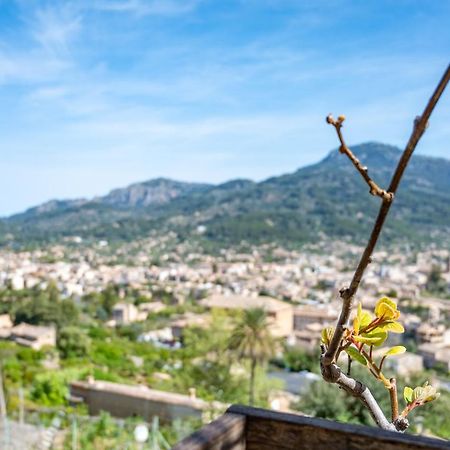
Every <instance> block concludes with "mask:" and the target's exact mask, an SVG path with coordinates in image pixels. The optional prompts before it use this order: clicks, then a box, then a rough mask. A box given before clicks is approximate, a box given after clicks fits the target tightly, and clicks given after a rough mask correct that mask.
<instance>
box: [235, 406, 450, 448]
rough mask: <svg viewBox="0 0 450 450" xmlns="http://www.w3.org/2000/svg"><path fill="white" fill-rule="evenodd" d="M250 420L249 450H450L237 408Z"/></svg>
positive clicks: (440, 444)
mask: <svg viewBox="0 0 450 450" xmlns="http://www.w3.org/2000/svg"><path fill="white" fill-rule="evenodd" d="M227 414H240V415H244V416H246V417H247V420H246V450H274V449H280V450H294V449H295V450H317V449H321V448H332V449H333V450H347V449H351V450H356V449H364V450H380V449H383V450H444V449H446V450H449V449H450V442H448V441H443V440H439V439H431V438H427V437H423V436H412V435H408V434H401V433H397V432H392V431H385V430H381V429H379V428H375V427H366V426H361V425H352V424H347V423H339V422H334V421H330V420H324V419H317V418H312V417H306V416H300V415H296V414H286V413H279V412H275V411H268V410H265V409H260V408H251V407H247V406H240V405H233V406H231V407H230V408H229V409H228V410H227Z"/></svg>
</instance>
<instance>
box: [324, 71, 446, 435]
mask: <svg viewBox="0 0 450 450" xmlns="http://www.w3.org/2000/svg"><path fill="white" fill-rule="evenodd" d="M449 80H450V65H449V66H448V67H447V69H446V71H445V73H444V75H443V77H442V78H441V80H440V81H439V84H438V85H437V87H436V89H435V91H434V93H433V95H432V96H431V98H430V100H429V101H428V103H427V106H426V107H425V109H424V111H423V113H422V115H421V116H419V117H417V118H416V120H415V121H414V128H413V131H412V133H411V136H410V138H409V141H408V143H407V145H406V147H405V150H404V151H403V154H402V156H401V158H400V161H399V162H398V165H397V168H396V169H395V172H394V175H393V177H392V180H391V183H390V185H389V188H388V193H390V194H392V197H391V198H390V199H389V200H388V199H387V198H386V197H383V196H381V198H382V203H381V207H380V210H379V212H378V216H377V218H376V220H375V224H374V226H373V229H372V232H371V235H370V237H369V241H368V242H367V246H366V248H365V249H364V252H363V254H362V256H361V258H360V260H359V263H358V266H357V268H356V270H355V273H354V275H353V278H352V281H351V283H350V286H349V287H348V288H344V289H341V291H340V296H341V298H342V308H341V313H340V315H339V318H338V321H337V325H336V328H335V331H334V334H333V337H332V339H331V342H330V344H329V345H328V348H327V349H326V351H323V352H322V356H321V360H320V365H321V371H322V376H323V378H324V379H325V380H326V381H328V382H331V383H337V384H339V385H340V386H341V387H343V388H344V389H346V387H345V386H347V389H346V390H348V391H349V392H351V393H352V395H355V392H354V391H355V389H356V388H355V383H356V384H358V383H359V385H362V383H360V382H358V381H356V380H353V379H351V378H349V377H345V375H344V374H343V373H342V371H341V370H340V369H339V367H338V366H337V365H336V359H337V356H338V353H339V349H340V348H341V342H342V338H343V335H344V331H345V329H346V326H347V323H348V321H349V319H350V313H351V310H352V306H353V300H354V297H355V294H356V292H357V291H358V288H359V285H360V283H361V279H362V276H363V274H364V271H365V269H366V268H367V266H368V265H369V263H370V262H371V256H372V253H373V250H374V248H375V245H376V243H377V241H378V238H379V236H380V233H381V230H382V229H383V225H384V222H385V220H386V217H387V215H388V213H389V209H390V207H391V205H392V203H393V198H394V197H393V196H395V194H396V192H397V188H398V186H399V184H400V181H401V178H402V175H403V173H404V171H405V169H406V166H407V165H408V162H409V160H410V158H411V156H412V154H413V152H414V150H415V148H416V146H417V144H418V142H419V140H420V138H421V137H422V135H423V133H424V132H425V130H426V128H427V126H428V120H429V118H430V116H431V113H432V112H433V110H434V107H435V106H436V104H437V102H438V101H439V99H440V97H441V95H442V93H443V92H444V90H445V88H446V86H447V84H448V82H449ZM338 136H339V133H338ZM340 136H341V137H342V135H340ZM341 144H342V141H341ZM347 156H348V153H347ZM350 159H351V158H350ZM365 179H366V178H365ZM366 181H367V180H366ZM350 385H352V386H353V388H355V389H352V388H351V386H350ZM356 392H359V390H356ZM363 392H365V394H364V400H363V397H362V394H361V393H360V394H358V395H355V396H357V397H359V398H360V399H361V401H363V403H364V404H365V405H366V406H367V408H368V409H369V411H370V414H371V415H372V417H373V418H374V420H375V422H376V423H377V424H378V426H380V427H381V428H384V429H388V430H390V429H394V430H398V431H403V430H404V429H405V428H406V427H407V426H408V424H407V421H405V420H400V418H397V419H396V420H394V424H392V423H389V422H388V421H387V419H386V418H385V417H384V415H383V412H382V411H381V409H380V407H379V405H378V403H377V402H376V401H375V399H374V398H373V396H372V394H371V393H370V391H369V390H368V389H367V388H365V389H364V390H363ZM367 392H368V393H367ZM369 394H370V395H369ZM367 399H370V401H368V400H367ZM396 414H397V415H398V406H397V413H396ZM383 418H384V420H383Z"/></svg>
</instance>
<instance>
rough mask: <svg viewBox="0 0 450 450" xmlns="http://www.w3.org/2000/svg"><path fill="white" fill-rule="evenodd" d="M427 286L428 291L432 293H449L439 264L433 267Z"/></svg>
mask: <svg viewBox="0 0 450 450" xmlns="http://www.w3.org/2000/svg"><path fill="white" fill-rule="evenodd" d="M425 287H426V289H427V291H429V292H431V293H432V294H436V295H443V294H446V293H448V289H447V283H446V282H445V280H444V278H442V273H441V269H440V267H439V266H436V265H435V266H433V267H432V268H431V271H430V273H429V274H428V279H427V284H426V285H425Z"/></svg>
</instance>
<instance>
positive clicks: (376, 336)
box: [354, 331, 387, 347]
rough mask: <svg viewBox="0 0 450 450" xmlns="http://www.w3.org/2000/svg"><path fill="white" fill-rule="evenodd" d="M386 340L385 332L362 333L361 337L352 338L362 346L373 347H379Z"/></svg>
mask: <svg viewBox="0 0 450 450" xmlns="http://www.w3.org/2000/svg"><path fill="white" fill-rule="evenodd" d="M386 338H387V332H386V331H377V332H376V333H374V332H370V333H367V334H366V333H364V334H362V335H361V336H354V339H355V341H357V342H363V343H364V344H368V345H375V346H376V347H378V346H379V345H381V344H382V343H383V342H384V341H385V340H386Z"/></svg>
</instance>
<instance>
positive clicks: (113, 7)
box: [90, 0, 200, 16]
mask: <svg viewBox="0 0 450 450" xmlns="http://www.w3.org/2000/svg"><path fill="white" fill-rule="evenodd" d="M199 3H200V1H199V0H105V1H94V2H92V3H90V6H91V7H92V8H94V9H98V10H102V11H110V12H128V13H132V14H135V15H137V16H147V15H163V16H164V15H168V16H170V15H178V14H184V13H187V12H190V11H192V10H194V9H195V8H196V6H197V5H198V4H199Z"/></svg>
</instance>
